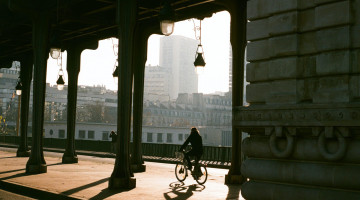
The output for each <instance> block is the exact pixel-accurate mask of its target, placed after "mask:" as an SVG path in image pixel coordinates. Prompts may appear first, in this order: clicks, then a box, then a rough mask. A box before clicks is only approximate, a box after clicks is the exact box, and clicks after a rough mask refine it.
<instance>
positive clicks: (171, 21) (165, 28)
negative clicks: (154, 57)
mask: <svg viewBox="0 0 360 200" xmlns="http://www.w3.org/2000/svg"><path fill="white" fill-rule="evenodd" d="M159 20H160V30H161V32H162V34H164V35H165V36H169V35H171V34H172V33H173V32H174V26H175V11H174V9H173V8H172V7H171V5H170V2H169V1H165V2H164V6H163V7H162V9H161V10H160V13H159Z"/></svg>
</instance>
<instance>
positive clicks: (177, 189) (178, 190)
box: [164, 182, 205, 200]
mask: <svg viewBox="0 0 360 200" xmlns="http://www.w3.org/2000/svg"><path fill="white" fill-rule="evenodd" d="M169 186H170V189H171V191H169V192H165V193H164V197H165V199H172V200H174V199H188V198H190V197H191V196H192V195H193V194H194V192H201V191H203V190H204V189H205V186H204V185H197V184H192V185H188V186H186V185H185V183H183V182H173V183H170V185H169Z"/></svg>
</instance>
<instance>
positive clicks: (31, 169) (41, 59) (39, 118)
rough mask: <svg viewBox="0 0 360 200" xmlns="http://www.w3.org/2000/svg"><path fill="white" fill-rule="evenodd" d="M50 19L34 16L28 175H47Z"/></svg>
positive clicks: (45, 16)
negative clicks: (44, 144) (45, 142)
mask: <svg viewBox="0 0 360 200" xmlns="http://www.w3.org/2000/svg"><path fill="white" fill-rule="evenodd" d="M48 38H49V17H48V16H47V15H45V14H42V13H38V14H35V15H34V16H33V49H34V83H33V84H34V85H33V86H34V87H33V112H32V115H33V117H32V146H31V154H30V158H29V160H28V162H27V164H26V173H45V172H46V171H47V166H46V162H45V159H44V155H43V148H42V138H43V125H44V123H43V121H44V103H45V89H46V67H47V58H48V55H49V51H48V50H49V49H48Z"/></svg>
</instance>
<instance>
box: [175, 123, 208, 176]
mask: <svg viewBox="0 0 360 200" xmlns="http://www.w3.org/2000/svg"><path fill="white" fill-rule="evenodd" d="M189 143H191V150H190V151H189V152H186V153H185V159H186V160H187V163H188V168H189V170H192V165H191V162H190V158H189V156H195V168H194V171H193V173H197V172H199V171H200V169H199V165H198V163H199V160H200V157H201V156H202V154H203V144H202V138H201V135H200V132H199V131H198V130H197V129H196V128H195V127H192V128H191V133H190V136H189V137H188V138H187V139H186V141H185V142H184V144H183V145H182V146H181V148H180V151H183V150H184V149H185V148H186V146H187V145H188V144H189Z"/></svg>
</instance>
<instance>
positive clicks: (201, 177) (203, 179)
mask: <svg viewBox="0 0 360 200" xmlns="http://www.w3.org/2000/svg"><path fill="white" fill-rule="evenodd" d="M200 172H201V173H199V174H198V175H195V180H196V182H197V183H199V184H200V185H202V184H204V183H205V182H206V180H207V178H208V173H207V169H206V167H205V166H203V165H201V166H200Z"/></svg>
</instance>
